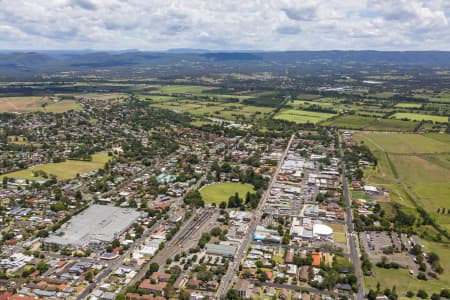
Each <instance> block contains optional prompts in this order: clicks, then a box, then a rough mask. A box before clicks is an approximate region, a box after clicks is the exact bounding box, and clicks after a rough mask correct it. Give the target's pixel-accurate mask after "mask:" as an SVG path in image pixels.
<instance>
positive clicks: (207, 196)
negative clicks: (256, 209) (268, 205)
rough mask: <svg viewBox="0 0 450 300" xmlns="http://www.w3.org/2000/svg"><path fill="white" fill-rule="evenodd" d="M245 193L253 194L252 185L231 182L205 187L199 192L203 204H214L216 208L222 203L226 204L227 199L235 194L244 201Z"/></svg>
mask: <svg viewBox="0 0 450 300" xmlns="http://www.w3.org/2000/svg"><path fill="white" fill-rule="evenodd" d="M247 192H250V193H253V192H254V189H253V186H252V185H250V184H242V183H231V182H227V183H217V184H211V185H207V186H204V187H203V188H202V189H201V190H200V193H201V194H202V198H203V200H204V201H205V203H207V204H212V203H215V204H216V205H217V206H218V205H219V204H220V202H222V201H225V202H228V199H229V198H230V197H231V196H233V195H234V194H235V193H238V194H239V197H240V198H243V199H245V195H246V194H247Z"/></svg>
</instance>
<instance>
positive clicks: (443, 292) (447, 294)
mask: <svg viewBox="0 0 450 300" xmlns="http://www.w3.org/2000/svg"><path fill="white" fill-rule="evenodd" d="M441 297H444V298H447V299H450V290H449V289H443V290H441Z"/></svg>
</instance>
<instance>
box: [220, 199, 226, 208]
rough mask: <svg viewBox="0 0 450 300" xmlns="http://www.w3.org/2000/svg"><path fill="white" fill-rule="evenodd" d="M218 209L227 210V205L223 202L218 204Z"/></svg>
mask: <svg viewBox="0 0 450 300" xmlns="http://www.w3.org/2000/svg"><path fill="white" fill-rule="evenodd" d="M219 208H220V209H225V208H227V203H226V202H225V201H222V202H220V204H219Z"/></svg>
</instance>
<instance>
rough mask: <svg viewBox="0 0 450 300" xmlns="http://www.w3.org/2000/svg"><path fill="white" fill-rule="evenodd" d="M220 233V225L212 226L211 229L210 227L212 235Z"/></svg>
mask: <svg viewBox="0 0 450 300" xmlns="http://www.w3.org/2000/svg"><path fill="white" fill-rule="evenodd" d="M221 233H222V230H221V229H220V227H214V228H213V229H211V235H212V236H219V235H220V234H221Z"/></svg>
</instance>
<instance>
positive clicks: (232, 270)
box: [216, 134, 295, 299]
mask: <svg viewBox="0 0 450 300" xmlns="http://www.w3.org/2000/svg"><path fill="white" fill-rule="evenodd" d="M294 137H295V134H293V135H292V136H291V138H290V140H289V142H288V144H287V147H286V149H285V151H284V153H283V155H282V157H281V159H280V160H279V161H278V165H277V168H276V170H275V172H274V174H273V176H272V179H271V181H270V183H269V186H268V187H267V190H266V191H265V193H264V195H263V196H262V199H261V201H259V204H258V207H257V208H256V210H255V212H254V218H253V220H252V221H251V222H250V224H249V226H248V229H247V233H246V235H245V237H244V239H243V240H242V243H241V245H240V246H239V249H238V250H237V253H236V255H235V256H234V260H233V262H232V263H231V265H230V267H229V268H228V270H227V272H226V273H225V275H224V276H223V277H222V280H221V284H220V286H219V288H218V290H217V293H216V295H217V299H224V298H225V294H226V292H227V291H228V289H229V288H230V287H231V285H232V283H233V277H234V276H235V274H236V272H237V271H238V268H239V264H240V263H241V260H242V258H243V257H244V254H245V251H246V250H247V248H248V245H249V244H250V242H251V241H252V239H253V233H254V232H255V229H256V225H258V224H259V222H260V221H261V217H262V211H263V208H264V205H265V203H266V201H267V199H268V198H269V195H270V191H271V189H272V187H273V185H274V184H275V182H276V181H277V177H278V174H279V173H280V169H281V166H282V165H283V162H284V159H285V158H286V155H287V153H288V151H289V148H290V147H291V144H292V141H293V140H294Z"/></svg>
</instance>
